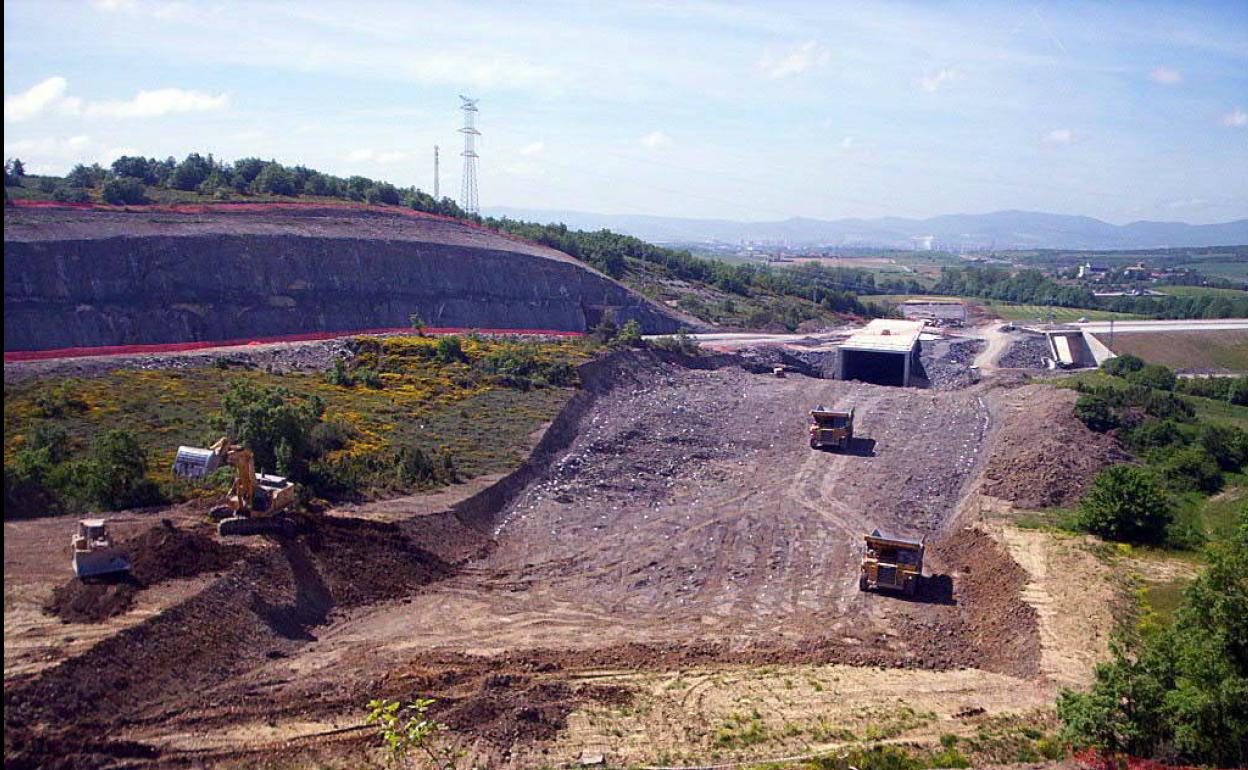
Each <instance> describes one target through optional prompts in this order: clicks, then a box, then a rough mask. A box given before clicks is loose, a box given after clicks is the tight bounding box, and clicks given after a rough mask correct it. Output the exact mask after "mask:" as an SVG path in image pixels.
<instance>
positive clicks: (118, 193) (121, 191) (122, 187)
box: [100, 176, 148, 206]
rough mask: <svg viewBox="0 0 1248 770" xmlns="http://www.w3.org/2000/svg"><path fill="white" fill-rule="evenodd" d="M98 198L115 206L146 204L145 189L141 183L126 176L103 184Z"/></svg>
mask: <svg viewBox="0 0 1248 770" xmlns="http://www.w3.org/2000/svg"><path fill="white" fill-rule="evenodd" d="M100 198H101V199H102V200H103V201H104V202H105V203H111V204H113V205H116V206H122V205H126V204H135V205H138V204H142V203H147V202H148V201H147V189H146V188H145V187H143V182H141V181H140V180H138V179H134V178H132V177H128V176H127V177H121V178H120V179H110V180H108V181H107V182H105V183H104V189H102V190H101V191H100Z"/></svg>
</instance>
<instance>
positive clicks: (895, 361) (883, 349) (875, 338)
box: [838, 319, 923, 387]
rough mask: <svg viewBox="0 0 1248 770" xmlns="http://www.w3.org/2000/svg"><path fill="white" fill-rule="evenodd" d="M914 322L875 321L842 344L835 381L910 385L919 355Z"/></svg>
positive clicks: (916, 326) (919, 327) (921, 325)
mask: <svg viewBox="0 0 1248 770" xmlns="http://www.w3.org/2000/svg"><path fill="white" fill-rule="evenodd" d="M922 328H923V324H922V323H921V322H917V321H894V320H889V319H877V320H875V321H872V322H871V323H869V324H867V327H866V328H865V329H863V330H862V331H859V332H857V333H856V334H854V335H852V336H851V337H850V338H849V339H848V340H846V341H845V342H843V343H841V354H840V367H839V368H840V371H839V372H838V375H839V377H838V379H842V380H860V381H862V382H870V383H873V384H875V385H894V386H901V387H905V386H908V385H910V382H911V376H912V374H913V372H914V370H915V368H916V364H917V360H918V355H919V333H920V331H921V330H922Z"/></svg>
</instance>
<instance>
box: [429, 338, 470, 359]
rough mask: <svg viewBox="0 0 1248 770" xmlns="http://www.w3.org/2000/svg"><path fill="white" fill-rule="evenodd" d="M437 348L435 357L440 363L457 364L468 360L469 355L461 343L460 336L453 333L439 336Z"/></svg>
mask: <svg viewBox="0 0 1248 770" xmlns="http://www.w3.org/2000/svg"><path fill="white" fill-rule="evenodd" d="M435 349H436V350H437V353H436V354H435V358H436V359H437V361H438V363H442V364H456V363H461V362H464V361H467V360H468V355H467V354H466V353H464V348H463V346H462V345H461V344H460V341H459V337H456V336H453V335H451V336H447V337H439V338H438V343H437V346H436V348H435Z"/></svg>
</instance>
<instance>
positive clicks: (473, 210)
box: [459, 95, 481, 214]
mask: <svg viewBox="0 0 1248 770" xmlns="http://www.w3.org/2000/svg"><path fill="white" fill-rule="evenodd" d="M459 98H460V99H461V100H462V102H463V103H462V104H461V105H460V107H459V108H460V109H461V110H463V111H464V127H463V128H461V129H459V133H461V134H463V135H464V151H463V152H462V153H460V154H461V155H463V156H464V179H463V189H462V190H461V192H460V196H459V207H460V208H461V209H463V210H464V211H465V212H467V213H469V214H479V213H480V212H481V207H480V206H479V205H478V203H477V145H476V140H477V137H478V136H480V135H481V132H480V131H478V130H477V126H476V123H477V101H478V100H477V99H469V98H468V97H466V96H462V95H461V96H460V97H459Z"/></svg>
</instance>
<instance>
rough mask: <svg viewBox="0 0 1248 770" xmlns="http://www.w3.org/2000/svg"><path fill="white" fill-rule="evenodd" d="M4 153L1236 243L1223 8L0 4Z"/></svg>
mask: <svg viewBox="0 0 1248 770" xmlns="http://www.w3.org/2000/svg"><path fill="white" fill-rule="evenodd" d="M4 10H5V14H4V43H5V48H4V94H5V108H4V120H5V125H4V129H5V130H4V145H5V147H4V154H5V156H6V157H13V156H17V157H20V158H21V159H22V160H23V161H25V162H26V163H27V165H28V167H29V169H30V170H31V171H34V172H57V173H59V172H64V171H65V170H67V169H68V168H69V167H70V166H72V165H73V164H74V163H76V162H80V161H81V162H91V161H100V162H108V161H110V160H111V159H112V158H114V157H116V156H117V155H118V154H122V153H141V154H145V155H155V156H160V157H164V156H166V155H171V154H172V155H177V156H179V157H180V156H182V155H185V154H186V153H187V152H188V151H191V150H198V151H201V152H213V153H215V154H217V155H218V156H221V157H225V158H227V159H232V158H235V157H242V156H247V155H259V156H262V157H265V158H269V157H272V158H276V159H278V160H280V161H283V162H288V163H300V162H301V163H304V164H306V165H309V166H313V167H315V168H319V169H323V170H327V171H331V172H334V173H338V174H343V175H346V174H353V173H359V174H365V175H368V176H373V177H378V178H384V179H389V180H391V181H393V182H395V183H397V184H402V185H408V184H415V185H418V186H420V187H422V188H423V189H430V188H431V186H432V182H431V179H432V160H431V156H432V147H433V145H434V144H439V145H441V147H442V154H443V175H442V189H443V192H444V193H449V194H451V195H455V194H456V193H457V192H458V189H459V188H458V186H459V177H460V168H459V166H460V159H459V157H458V152H459V149H460V146H459V145H460V137H459V135H458V134H457V133H456V128H457V127H458V125H459V122H460V114H459V112H458V104H459V100H458V99H457V94H460V93H464V94H469V95H471V96H475V97H478V98H480V100H481V102H480V105H481V112H480V115H479V127H480V129H481V131H482V134H483V136H482V138H481V142H480V154H481V161H480V164H481V165H480V194H481V203H482V205H483V206H484V207H487V208H488V207H490V206H498V205H510V206H522V207H529V208H554V209H569V210H581V211H599V212H607V213H630V214H643V213H650V214H664V215H670V216H697V217H722V218H727V219H776V218H784V217H789V216H808V217H819V218H828V219H831V218H840V217H851V216H862V217H877V216H917V217H925V216H933V215H937V214H945V213H961V212H966V213H975V212H985V211H994V210H998V209H1011V208H1018V209H1031V210H1042V211H1053V212H1059V213H1069V214H1084V215H1089V216H1095V217H1098V218H1101V219H1105V220H1108V221H1112V222H1118V223H1121V222H1127V221H1132V220H1137V219H1165V220H1183V221H1189V222H1195V223H1203V222H1214V221H1225V220H1228V219H1235V218H1242V217H1246V216H1248V3H1245V2H1242V1H1241V2H1226V3H1191V2H1181V3H1180V2H1175V3H1147V2H1122V3H1094V2H1076V3H1059V2H1035V3H1026V2H1023V3H987V2H968V3H960V2H939V1H929V2H913V3H865V2H861V3H855V2H848V3H843V4H841V3H834V2H818V3H816V2H810V3H782V2H759V3H719V2H690V3H657V2H634V3H580V2H577V3H572V2H569V3H557V2H525V3H513V2H500V3H488V2H473V3H463V2H458V3H449V2H448V3H441V2H404V3H375V2H350V3H347V2H326V3H318V2H310V1H307V2H290V3H279V2H248V3H241V2H239V3H230V2H202V3H201V2H181V1H178V0H98V1H94V2H91V1H84V2H68V1H65V2H58V1H57V0H43V1H42V2H33V1H31V2H21V1H19V2H6V3H5V6H4Z"/></svg>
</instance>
